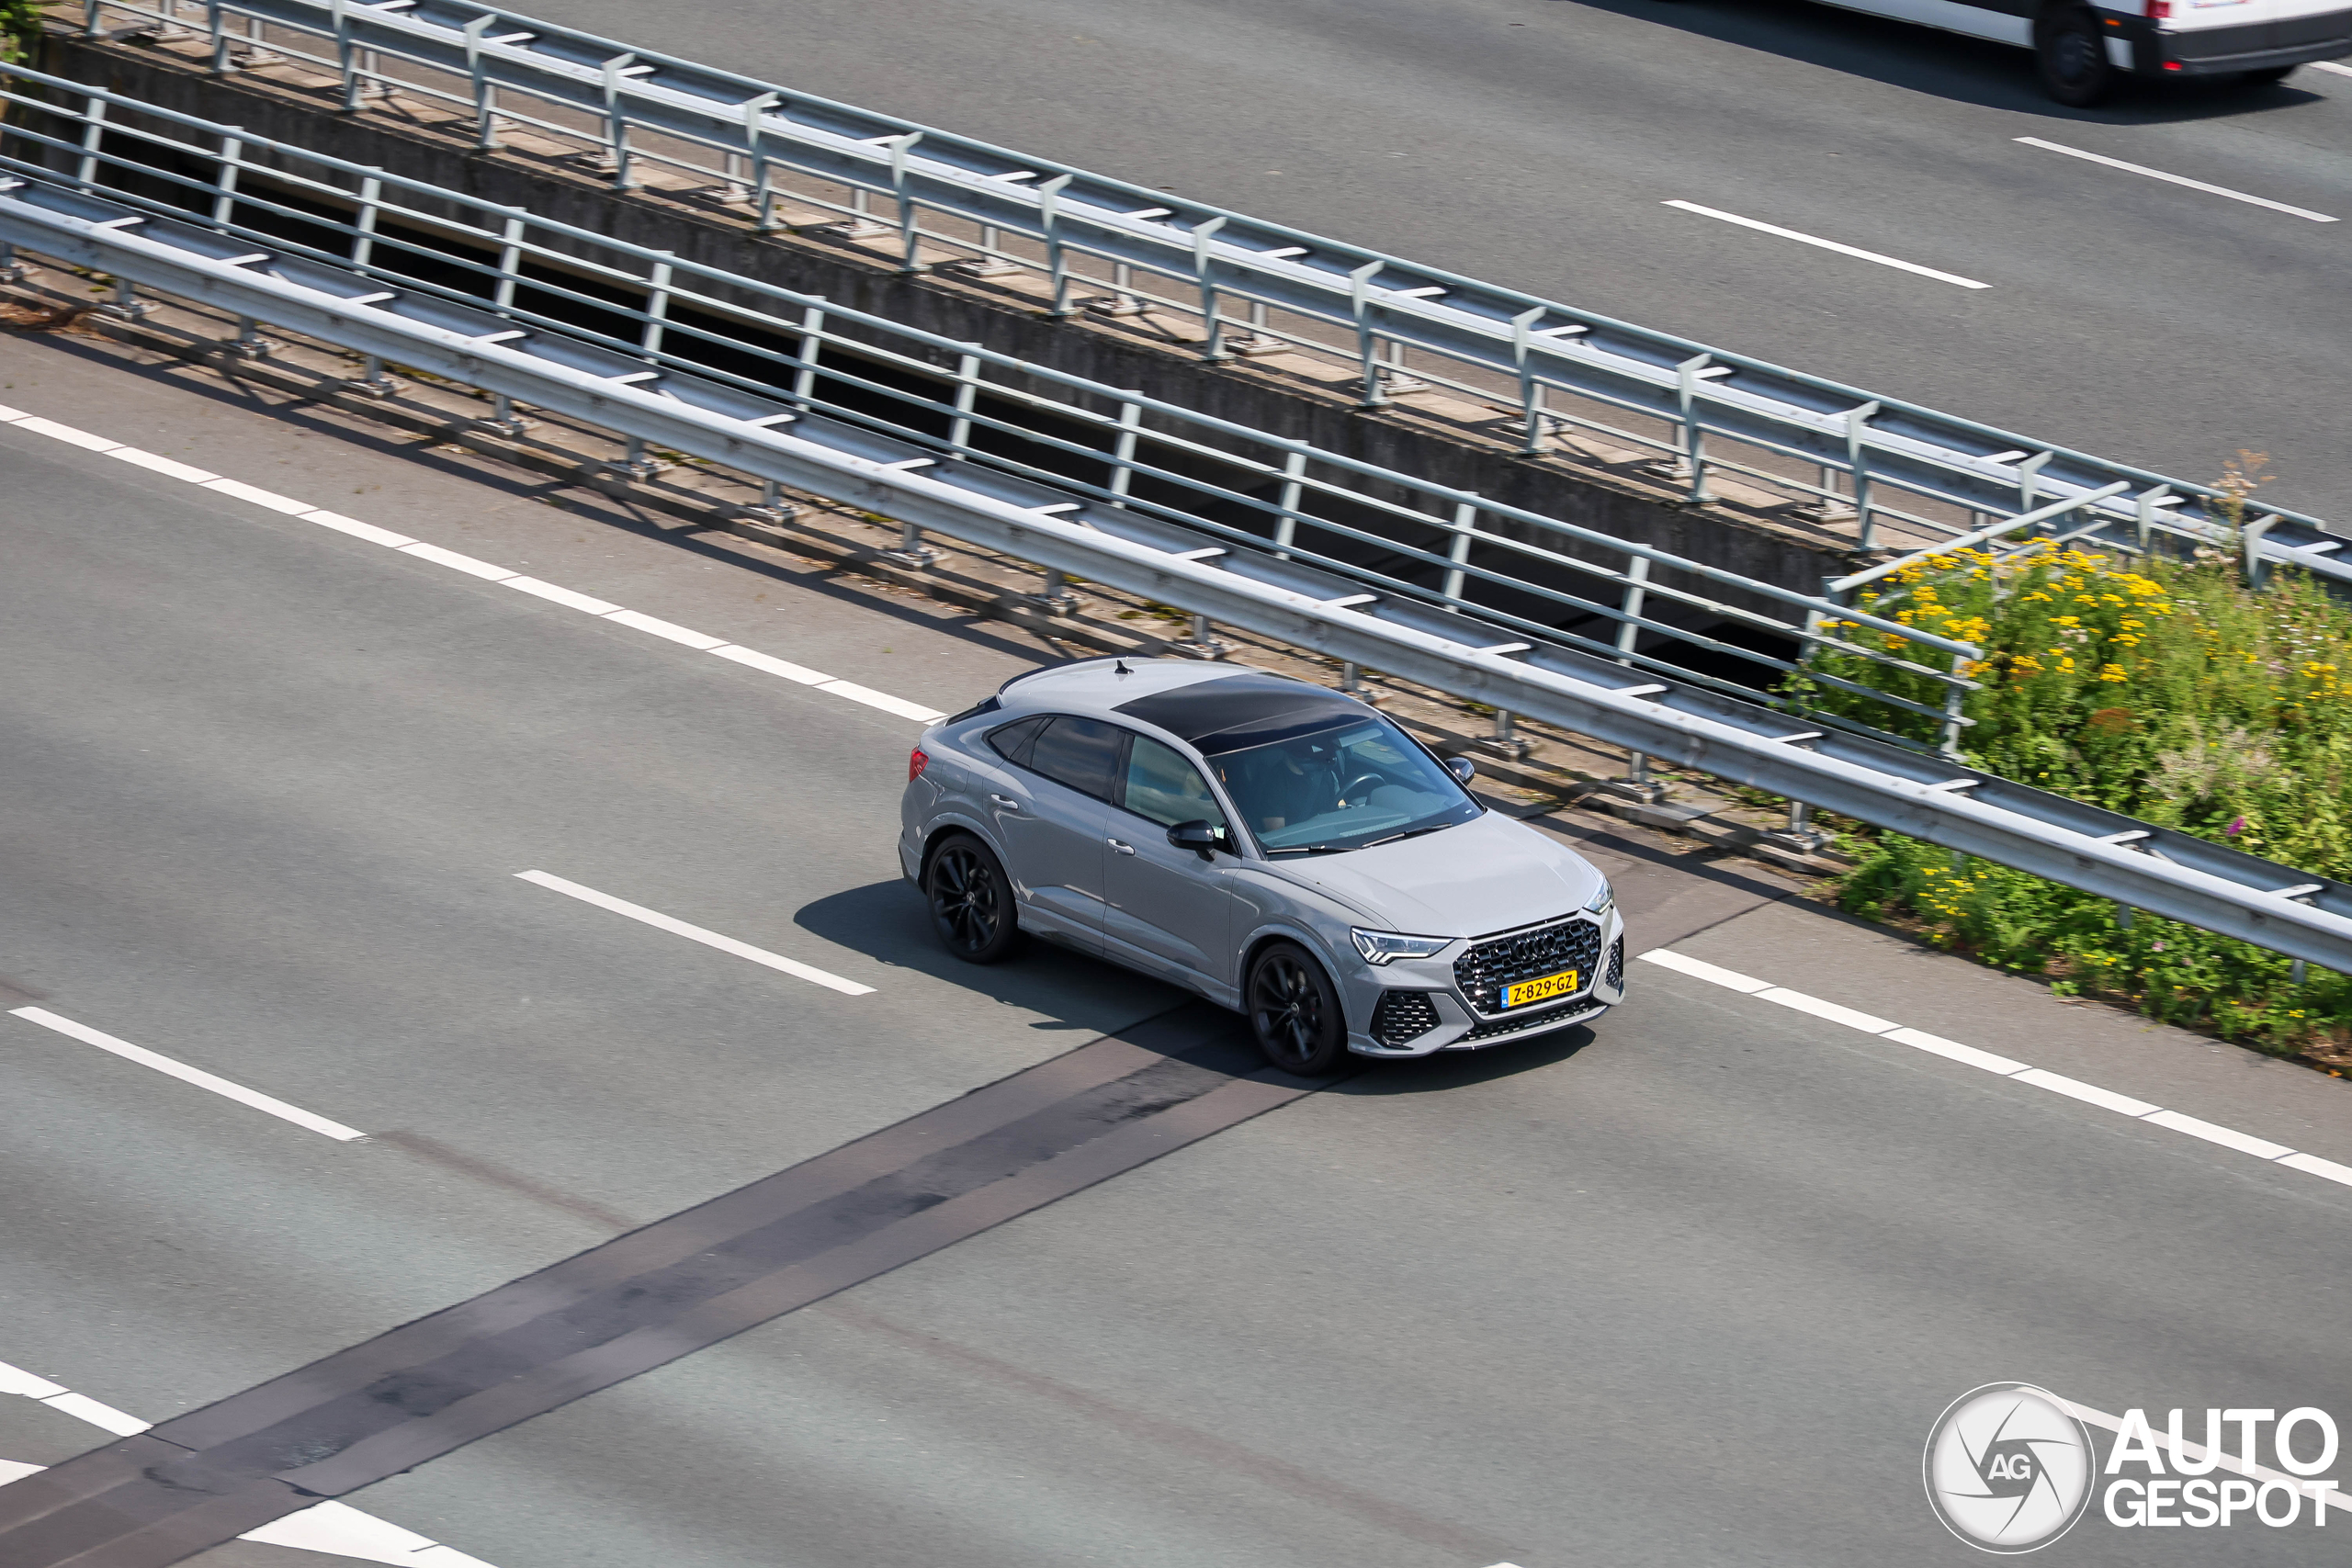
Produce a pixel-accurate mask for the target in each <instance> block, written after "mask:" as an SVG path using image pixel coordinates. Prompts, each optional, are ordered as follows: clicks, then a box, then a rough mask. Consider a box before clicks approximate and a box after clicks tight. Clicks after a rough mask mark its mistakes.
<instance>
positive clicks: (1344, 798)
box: [1340, 773, 1388, 806]
mask: <svg viewBox="0 0 2352 1568" xmlns="http://www.w3.org/2000/svg"><path fill="white" fill-rule="evenodd" d="M1387 782H1388V779H1387V776H1386V775H1385V774H1383V773H1358V774H1357V775H1356V776H1355V777H1353V778H1351V779H1350V780H1349V781H1348V784H1347V787H1346V788H1345V789H1342V790H1341V791H1340V805H1342V806H1345V805H1346V804H1347V803H1348V796H1350V795H1353V794H1355V792H1356V785H1358V784H1373V785H1375V786H1377V785H1380V784H1386V783H1387Z"/></svg>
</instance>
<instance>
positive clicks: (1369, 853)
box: [899, 659, 1625, 1075]
mask: <svg viewBox="0 0 2352 1568" xmlns="http://www.w3.org/2000/svg"><path fill="white" fill-rule="evenodd" d="M1473 771H1474V770H1473V769H1472V766H1471V764H1470V762H1469V761H1468V759H1466V758H1459V757H1457V758H1454V759H1453V760H1452V761H1440V760H1439V759H1438V758H1437V756H1436V755H1435V754H1434V753H1432V752H1431V751H1430V750H1429V749H1428V748H1426V747H1424V746H1423V745H1421V744H1420V742H1419V741H1418V740H1415V739H1413V738H1412V737H1410V736H1409V735H1408V734H1406V733H1405V731H1404V730H1402V729H1400V728H1397V725H1396V724H1395V722H1394V721H1392V720H1390V719H1389V718H1388V717H1387V716H1385V715H1384V714H1382V713H1381V712H1380V711H1379V710H1378V709H1376V708H1373V707H1369V706H1366V705H1364V704H1363V703H1360V702H1357V701H1355V700H1353V699H1352V698H1350V697H1347V696H1344V695H1342V694H1340V693H1338V692H1333V691H1327V690H1326V689H1324V688H1323V687H1320V686H1316V685H1311V684H1309V683H1308V682H1304V681H1294V680H1291V679H1288V678H1287V677H1284V676H1280V675H1272V674H1268V673H1265V672H1264V671H1254V670H1246V669H1237V668H1235V667H1233V666H1230V665H1223V664H1212V663H1203V662H1200V661H1197V660H1176V659H1163V660H1115V659H1088V660H1079V661H1077V662H1075V663H1071V664H1065V665H1059V666H1056V667H1054V668H1051V669H1046V670H1042V671H1036V672H1035V673H1032V674H1028V675H1022V676H1016V677H1015V678H1014V679H1012V680H1011V681H1008V682H1005V684H1004V687H1003V689H1002V690H1001V691H1000V692H999V693H998V694H996V695H995V696H993V697H990V698H989V699H988V700H986V701H985V702H983V703H981V704H980V705H978V706H977V707H973V708H968V709H967V710H966V711H964V712H963V713H959V714H957V715H956V716H954V717H953V718H950V719H947V720H945V721H944V722H943V723H941V724H939V725H937V726H935V727H934V728H932V729H930V730H928V731H926V732H925V733H924V735H923V737H922V743H921V744H920V745H919V746H917V747H916V749H915V751H914V754H913V756H911V757H910V758H909V759H908V766H907V793H906V796H905V799H904V801H903V802H902V803H901V806H900V817H901V818H902V821H903V824H904V830H903V831H902V832H901V834H900V836H899V863H900V865H901V866H902V868H903V869H904V870H905V872H906V874H907V876H908V877H909V878H910V880H912V881H913V882H915V883H916V885H917V886H920V887H921V888H922V891H923V894H924V896H925V897H927V898H928V899H929V900H930V904H931V914H932V919H933V924H934V925H936V926H937V928H938V931H939V935H940V938H941V940H943V941H944V942H946V944H947V946H948V949H949V951H951V952H953V953H955V954H956V956H957V957H959V958H964V959H967V960H969V961H970V962H972V963H975V964H989V963H993V962H995V961H996V960H998V959H1000V958H1002V957H1004V956H1005V955H1006V954H1007V953H1009V952H1011V951H1012V946H1013V943H1014V942H1016V941H1017V940H1018V937H1019V933H1020V932H1022V931H1030V932H1034V933H1035V934H1036V935H1038V936H1042V937H1045V938H1047V939H1049V940H1051V941H1055V942H1062V943H1065V944H1067V945H1069V946H1071V947H1075V948H1078V949H1080V951H1082V952H1086V953H1097V954H1100V955H1101V956H1103V957H1105V958H1108V959H1110V960H1112V961H1113V962H1114V963H1117V964H1125V965H1126V966H1127V967H1129V968H1132V969H1137V970H1141V971H1142V972H1143V973H1145V974H1147V975H1152V976H1158V977H1159V978H1160V979H1163V980H1168V981H1171V982H1173V983H1174V984H1176V985H1179V986H1183V987H1188V988H1190V989H1192V990H1194V991H1198V992H1199V993H1201V994H1202V995H1203V996H1205V997H1207V998H1210V999H1211V1000H1213V1001H1216V1002H1217V1003H1219V1004H1220V1005H1222V1006H1225V1007H1228V1008H1233V1009H1236V1010H1239V1011H1240V1012H1242V1013H1244V1014H1246V1015H1247V1016H1248V1018H1249V1020H1250V1029H1251V1032H1253V1033H1254V1034H1255V1035H1256V1036H1257V1040H1258V1044H1259V1046H1260V1048H1261V1049H1262V1050H1263V1051H1264V1052H1265V1054H1266V1055H1267V1057H1268V1058H1269V1059H1270V1060H1271V1061H1272V1062H1273V1063H1274V1065H1275V1066H1280V1067H1283V1068H1285V1069H1287V1070H1288V1071H1291V1072H1294V1073H1300V1074H1306V1075H1319V1074H1325V1073H1329V1072H1332V1071H1334V1070H1335V1069H1337V1068H1338V1067H1339V1066H1340V1065H1341V1064H1342V1063H1343V1062H1344V1061H1345V1060H1346V1059H1347V1055H1348V1053H1350V1052H1351V1051H1353V1052H1357V1053H1360V1054H1362V1055H1366V1056H1426V1055H1430V1053H1431V1052H1435V1051H1444V1050H1464V1049H1476V1048H1477V1047H1480V1046H1485V1045H1492V1044H1497V1043H1500V1042H1503V1041H1506V1040H1512V1039H1517V1038H1520V1037H1522V1036H1525V1035H1529V1034H1532V1033H1535V1032H1539V1031H1542V1030H1547V1029H1557V1028H1559V1027H1561V1026H1562V1025H1564V1024H1570V1023H1581V1022H1584V1021H1587V1020H1589V1019H1592V1018H1597V1017H1599V1016H1600V1014H1601V1013H1603V1012H1605V1011H1607V1010H1608V1009H1609V1008H1610V1007H1611V1005H1612V1004H1614V1003H1616V1002H1619V1001H1622V1000H1623V998H1624V985H1625V976H1624V966H1625V939H1624V927H1623V922H1622V921H1621V920H1620V919H1618V916H1617V909H1616V906H1615V903H1614V901H1613V900H1612V899H1611V896H1610V891H1609V883H1608V881H1607V879H1606V878H1604V877H1603V876H1602V875H1601V874H1600V873H1599V872H1598V871H1596V870H1594V869H1593V867H1592V865H1591V864H1590V863H1589V862H1587V861H1586V860H1584V859H1583V858H1582V857H1580V856H1578V855H1577V854H1575V853H1574V852H1570V851H1569V850H1567V849H1565V848H1563V847H1562V846H1561V845H1559V844H1557V843H1555V842H1554V841H1553V840H1550V839H1547V838H1545V837H1544V835H1543V834H1541V833H1538V832H1536V831H1535V830H1534V829H1532V828H1529V827H1527V826H1526V825H1525V824H1523V823H1520V822H1514V821H1512V820H1511V819H1510V818H1507V817H1501V816H1498V815H1497V814H1496V813H1494V812H1491V811H1488V810H1487V809H1486V808H1485V807H1482V806H1480V805H1479V804H1478V802H1477V801H1476V799H1474V798H1473V797H1472V796H1471V795H1470V792H1469V791H1468V790H1466V789H1464V787H1463V785H1464V783H1466V782H1467V781H1468V779H1469V778H1470V776H1471V774H1472V773H1473Z"/></svg>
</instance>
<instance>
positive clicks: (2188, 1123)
mask: <svg viewBox="0 0 2352 1568" xmlns="http://www.w3.org/2000/svg"><path fill="white" fill-rule="evenodd" d="M2143 1121H2145V1122H2147V1123H2148V1125H2149V1126H2151V1127H2169V1128H2171V1129H2172V1130H2173V1131H2174V1132H2176V1133H2186V1134H2188V1135H2189V1136H2190V1137H2192V1138H2202V1139H2204V1140H2205V1141H2206V1142H2207V1143H2209V1144H2219V1145H2222V1147H2223V1148H2225V1149H2235V1150H2237V1151H2238V1152H2239V1153H2241V1154H2249V1155H2252V1156H2254V1157H2255V1158H2256V1159H2277V1158H2278V1157H2279V1156H2281V1155H2290V1154H2293V1153H2294V1152H2295V1151H2294V1150H2292V1149H2290V1148H2289V1147H2288V1146H2287V1145H2284V1144H2274V1143H2272V1142H2271V1141H2270V1140H2269V1139H2267V1138H2256V1137H2252V1136H2250V1135H2248V1134H2245V1133H2238V1132H2233V1131H2232V1130H2231V1129H2229V1128H2227V1127H2217V1126H2215V1125H2214V1124H2213V1123H2212V1122H2200V1121H2199V1120H2198V1119H2197V1118H2196V1117H2194V1116H2183V1115H2182V1114H2181V1113H2180V1112H2179V1111H2154V1112H2152V1113H2151V1114H2149V1115H2148V1116H2146V1117H2143Z"/></svg>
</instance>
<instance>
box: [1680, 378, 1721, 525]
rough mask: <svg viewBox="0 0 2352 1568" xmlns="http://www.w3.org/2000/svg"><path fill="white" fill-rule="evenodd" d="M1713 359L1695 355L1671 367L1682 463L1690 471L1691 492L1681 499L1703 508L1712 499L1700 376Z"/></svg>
mask: <svg viewBox="0 0 2352 1568" xmlns="http://www.w3.org/2000/svg"><path fill="white" fill-rule="evenodd" d="M1713 358H1714V355H1712V354H1701V355H1692V356H1691V358H1689V359H1686V360H1684V361H1683V362H1682V363H1681V364H1679V365H1678V366H1676V367H1674V399H1675V405H1676V407H1677V408H1678V409H1679V411H1680V412H1681V415H1682V462H1683V466H1684V467H1685V468H1688V469H1689V471H1690V479H1691V489H1690V491H1689V492H1688V493H1687V494H1686V495H1684V497H1683V498H1682V499H1683V500H1684V502H1687V503H1688V504H1690V505H1691V506H1704V505H1705V504H1706V503H1707V502H1711V501H1713V499H1714V497H1713V495H1711V494H1709V493H1708V491H1707V428H1706V426H1705V424H1704V423H1702V422H1701V420H1700V417H1699V373H1700V372H1701V371H1702V370H1704V369H1705V368H1706V367H1707V366H1708V364H1709V362H1711V361H1712V360H1713Z"/></svg>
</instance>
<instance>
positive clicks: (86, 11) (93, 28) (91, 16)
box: [82, 0, 99, 38]
mask: <svg viewBox="0 0 2352 1568" xmlns="http://www.w3.org/2000/svg"><path fill="white" fill-rule="evenodd" d="M98 11H99V6H98V0H83V3H82V36H83V37H84V38H96V37H97V36H98Z"/></svg>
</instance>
